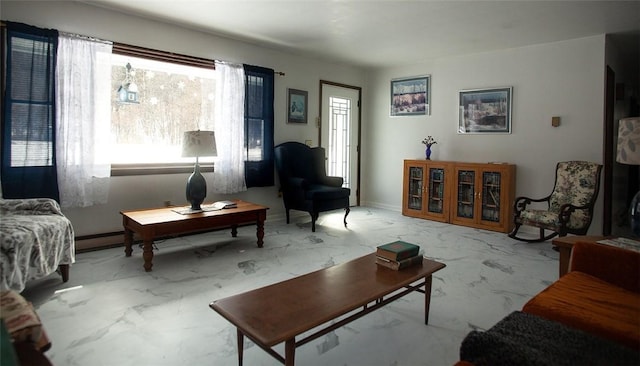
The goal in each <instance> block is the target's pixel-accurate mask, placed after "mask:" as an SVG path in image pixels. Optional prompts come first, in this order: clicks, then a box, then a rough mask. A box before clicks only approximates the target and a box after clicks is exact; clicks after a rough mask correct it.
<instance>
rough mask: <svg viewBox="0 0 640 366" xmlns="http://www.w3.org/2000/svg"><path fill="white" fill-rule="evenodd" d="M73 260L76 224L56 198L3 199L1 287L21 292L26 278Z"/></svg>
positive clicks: (0, 207)
mask: <svg viewBox="0 0 640 366" xmlns="http://www.w3.org/2000/svg"><path fill="white" fill-rule="evenodd" d="M74 262H75V241H74V233H73V227H72V226H71V222H70V221H69V219H67V218H66V217H65V216H64V215H63V214H62V211H61V210H60V206H59V205H58V203H57V202H56V201H54V200H52V199H48V198H32V199H0V281H1V282H0V290H14V291H17V292H22V290H24V288H25V284H26V283H27V281H30V280H35V279H39V278H42V277H45V276H48V275H49V274H51V273H53V272H55V271H56V269H57V268H58V266H59V265H61V264H72V263H74Z"/></svg>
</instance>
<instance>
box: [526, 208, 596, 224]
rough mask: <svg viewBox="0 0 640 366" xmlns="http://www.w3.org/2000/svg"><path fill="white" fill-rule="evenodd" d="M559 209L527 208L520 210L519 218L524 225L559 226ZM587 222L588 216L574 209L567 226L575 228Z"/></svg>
mask: <svg viewBox="0 0 640 366" xmlns="http://www.w3.org/2000/svg"><path fill="white" fill-rule="evenodd" d="M559 212H560V210H559V209H558V210H557V211H555V210H536V209H527V210H523V211H522V212H520V220H521V222H522V223H523V224H524V225H533V226H538V225H540V226H543V227H549V228H558V227H560V215H559ZM588 223H589V217H588V216H587V215H585V212H584V211H575V212H574V213H573V214H571V216H570V217H569V222H568V223H567V227H568V228H571V229H577V228H581V227H584V226H585V225H587V224H588Z"/></svg>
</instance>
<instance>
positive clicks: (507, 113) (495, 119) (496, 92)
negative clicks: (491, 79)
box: [458, 87, 513, 134]
mask: <svg viewBox="0 0 640 366" xmlns="http://www.w3.org/2000/svg"><path fill="white" fill-rule="evenodd" d="M512 91H513V88H512V87H504V88H493V89H472V90H461V91H460V98H459V102H458V107H459V115H458V133H460V134H462V133H506V134H509V133H511V94H512Z"/></svg>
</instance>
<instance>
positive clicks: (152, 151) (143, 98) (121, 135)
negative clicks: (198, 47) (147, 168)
mask: <svg viewBox="0 0 640 366" xmlns="http://www.w3.org/2000/svg"><path fill="white" fill-rule="evenodd" d="M111 80H112V85H111V90H112V102H111V106H112V110H111V134H112V139H113V142H112V146H113V149H112V158H111V163H112V165H115V167H114V168H115V169H117V168H118V165H119V164H120V165H122V164H133V165H152V166H156V167H158V166H163V165H165V166H166V165H167V164H170V163H188V164H186V165H188V166H189V167H192V165H193V159H192V158H181V149H182V134H183V132H184V131H191V130H197V129H201V130H206V129H212V127H213V112H214V93H215V84H216V83H215V71H213V70H211V69H204V68H200V67H193V66H186V65H180V64H176V63H171V62H163V61H156V60H150V59H147V58H140V57H133V56H129V55H120V54H114V55H113V57H112V76H111ZM125 89H126V90H125ZM123 91H126V92H125V94H124V98H121V96H120V93H122V92H123ZM126 93H128V94H126ZM212 159H213V158H202V159H201V160H200V162H203V163H206V162H211V161H212Z"/></svg>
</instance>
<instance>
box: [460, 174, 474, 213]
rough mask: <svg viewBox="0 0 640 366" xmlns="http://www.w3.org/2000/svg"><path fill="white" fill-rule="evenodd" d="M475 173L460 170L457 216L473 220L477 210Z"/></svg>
mask: <svg viewBox="0 0 640 366" xmlns="http://www.w3.org/2000/svg"><path fill="white" fill-rule="evenodd" d="M475 179H476V175H475V171H473V170H459V171H458V207H457V210H456V216H458V217H463V218H469V219H471V218H473V211H474V208H475V205H474V199H473V197H475Z"/></svg>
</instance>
